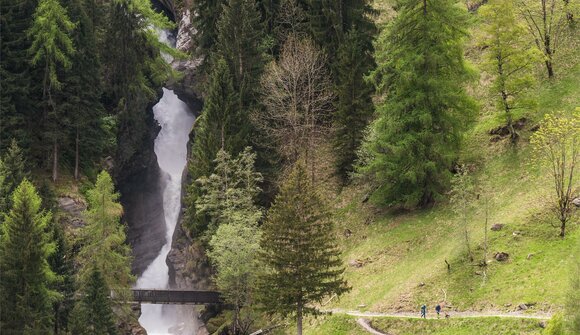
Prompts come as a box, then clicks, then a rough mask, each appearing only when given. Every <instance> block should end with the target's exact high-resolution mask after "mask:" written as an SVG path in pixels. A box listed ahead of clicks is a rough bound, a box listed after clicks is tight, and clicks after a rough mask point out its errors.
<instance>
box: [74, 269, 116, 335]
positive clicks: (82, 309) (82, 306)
mask: <svg viewBox="0 0 580 335" xmlns="http://www.w3.org/2000/svg"><path fill="white" fill-rule="evenodd" d="M87 280H88V281H87V283H86V284H85V285H84V289H83V290H82V291H81V293H82V298H81V299H80V301H79V302H78V303H77V305H76V306H75V309H74V311H73V315H72V317H71V319H72V320H71V331H72V332H73V334H78V335H92V334H99V335H115V334H117V328H116V326H115V317H114V314H113V309H112V306H111V300H110V297H109V292H110V291H109V287H108V286H107V283H106V281H105V279H104V278H103V275H102V273H101V272H100V271H99V269H98V268H96V267H95V266H91V267H90V269H89V277H88V279H87Z"/></svg>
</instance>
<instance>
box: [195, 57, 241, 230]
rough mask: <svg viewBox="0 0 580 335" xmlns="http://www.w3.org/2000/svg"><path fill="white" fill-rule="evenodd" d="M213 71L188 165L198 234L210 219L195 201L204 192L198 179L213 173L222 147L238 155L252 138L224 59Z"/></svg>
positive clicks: (197, 124)
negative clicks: (202, 213)
mask: <svg viewBox="0 0 580 335" xmlns="http://www.w3.org/2000/svg"><path fill="white" fill-rule="evenodd" d="M211 74H212V76H211V78H210V84H209V90H208V95H207V98H206V100H205V104H204V108H203V111H202V114H201V116H199V118H198V119H197V121H196V124H195V126H194V132H195V140H194V141H193V145H192V149H191V151H192V158H191V163H190V165H189V166H190V170H189V172H190V176H191V178H192V180H193V182H192V184H191V185H189V187H188V193H187V198H186V203H187V204H188V206H187V212H186V222H187V226H188V227H189V229H190V231H191V232H192V233H193V234H194V235H196V236H199V235H200V234H202V233H203V232H204V231H205V228H206V227H207V224H208V218H207V217H205V216H204V215H201V214H199V213H197V212H196V205H195V204H196V201H197V199H198V197H199V196H200V195H201V192H200V188H199V185H197V184H196V180H197V179H199V178H201V177H203V176H209V175H210V174H211V172H212V171H213V169H214V167H215V162H214V160H215V158H216V155H217V152H218V151H219V150H220V149H223V150H225V151H227V152H229V153H231V154H234V155H235V154H238V153H239V152H240V151H241V150H242V149H243V148H244V147H245V146H246V145H247V143H248V142H247V140H248V137H249V135H248V134H249V129H248V128H247V127H245V120H244V116H243V114H242V113H241V112H240V110H239V105H238V104H237V102H238V95H237V93H236V91H235V89H234V84H233V78H232V76H231V74H230V71H229V68H228V66H227V63H226V62H225V60H223V59H218V60H217V61H215V64H214V65H212V71H211Z"/></svg>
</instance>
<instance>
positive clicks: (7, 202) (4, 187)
mask: <svg viewBox="0 0 580 335" xmlns="http://www.w3.org/2000/svg"><path fill="white" fill-rule="evenodd" d="M0 162H1V163H0V175H1V176H2V177H3V182H2V183H0V197H2V198H3V200H1V199H0V213H8V210H9V209H10V208H11V207H12V201H11V195H12V192H14V190H15V189H16V187H18V185H20V183H21V182H22V180H24V178H27V177H28V175H29V173H28V171H27V169H26V161H25V160H24V155H23V154H22V150H21V149H20V147H19V146H18V143H17V142H16V140H14V139H12V142H11V144H10V147H9V148H8V150H7V151H6V154H5V155H4V157H2V159H1V160H0ZM0 222H2V218H0Z"/></svg>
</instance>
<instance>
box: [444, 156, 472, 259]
mask: <svg viewBox="0 0 580 335" xmlns="http://www.w3.org/2000/svg"><path fill="white" fill-rule="evenodd" d="M475 199H476V198H475V185H474V182H473V177H472V176H471V175H469V172H468V170H467V168H466V167H465V166H459V167H458V168H457V173H456V174H455V176H453V179H452V180H451V199H450V200H451V203H452V204H453V211H454V212H455V214H456V215H457V216H458V217H459V220H460V221H461V225H462V226H463V233H464V234H463V235H464V238H465V247H466V249H467V258H468V260H469V261H470V262H473V253H472V251H471V238H470V236H469V231H470V229H469V223H470V221H469V218H468V213H469V212H470V211H471V210H472V209H473V206H474V205H475V203H474V202H475Z"/></svg>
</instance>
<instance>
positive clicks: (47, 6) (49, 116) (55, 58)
mask: <svg viewBox="0 0 580 335" xmlns="http://www.w3.org/2000/svg"><path fill="white" fill-rule="evenodd" d="M74 26H75V25H74V24H73V23H72V22H71V21H70V19H69V17H68V14H67V11H66V9H65V8H63V7H62V6H61V4H60V3H59V1H58V0H40V2H39V3H38V7H37V8H36V11H35V12H34V22H33V24H32V26H31V27H30V30H28V32H27V33H28V35H29V37H30V38H31V39H32V45H31V46H30V53H31V55H32V59H31V63H32V65H35V66H39V67H41V68H43V74H44V79H43V83H42V85H43V93H42V101H43V104H44V110H45V112H44V113H45V115H44V117H45V118H46V122H47V133H46V137H47V139H49V140H50V142H52V162H53V163H52V180H53V181H56V180H57V178H58V164H59V163H58V157H59V151H58V150H59V142H60V141H61V138H62V137H63V134H62V124H61V122H62V121H61V116H60V115H59V113H58V109H57V101H56V99H54V97H53V94H54V92H55V91H58V90H60V89H61V82H60V80H59V78H58V75H57V73H58V71H60V70H64V69H69V68H70V67H71V60H70V57H71V56H72V54H73V53H74V51H75V50H74V47H73V42H72V39H71V37H70V34H71V32H72V30H73V29H74Z"/></svg>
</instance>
